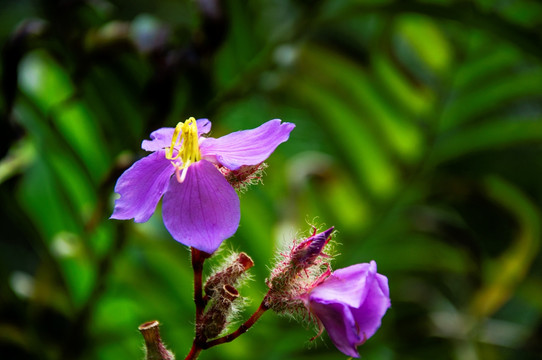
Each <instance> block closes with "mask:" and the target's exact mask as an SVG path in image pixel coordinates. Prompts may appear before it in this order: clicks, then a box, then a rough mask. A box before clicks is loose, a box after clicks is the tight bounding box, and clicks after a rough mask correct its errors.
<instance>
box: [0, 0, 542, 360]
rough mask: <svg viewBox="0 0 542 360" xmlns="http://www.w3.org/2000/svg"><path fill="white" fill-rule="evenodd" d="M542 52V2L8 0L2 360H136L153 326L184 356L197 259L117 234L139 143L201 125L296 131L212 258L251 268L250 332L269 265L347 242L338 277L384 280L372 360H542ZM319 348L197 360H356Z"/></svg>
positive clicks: (151, 236)
mask: <svg viewBox="0 0 542 360" xmlns="http://www.w3.org/2000/svg"><path fill="white" fill-rule="evenodd" d="M541 34H542V3H540V2H539V1H534V0H531V1H529V0H516V1H507V0H495V1H492V0H476V1H453V0H449V1H446V0H441V1H436V0H435V1H421V0H420V1H405V0H396V1H392V0H388V1H337V0H333V1H331V0H328V1H293V0H292V1H288V0H274V1H271V0H269V1H235V0H230V1H214V0H206V1H180V0H178V1H173V0H169V1H166V0H162V1H142V0H139V1H121V0H117V1H106V0H87V1H78V0H71V1H70V0H64V1H38V0H35V1H30V0H18V1H6V0H4V1H2V2H0V43H1V45H2V54H1V80H2V82H1V86H2V97H1V99H0V112H1V115H2V121H1V123H0V126H1V129H0V136H1V141H0V158H1V159H2V160H1V161H0V201H1V205H2V206H1V213H0V231H1V235H0V238H1V242H0V356H1V357H2V358H5V359H45V360H48V359H51V360H52V359H63V360H67V359H104V360H108V359H112V360H113V359H139V358H142V356H143V352H142V338H141V336H140V334H138V331H137V326H138V325H139V324H141V323H143V322H145V321H148V320H154V319H157V320H159V321H161V323H162V335H163V338H164V340H165V341H166V343H167V344H168V346H169V347H170V348H171V349H172V350H173V351H174V352H175V353H176V354H177V357H178V358H179V359H182V358H183V357H184V355H185V354H186V353H187V352H188V349H189V347H190V344H191V342H192V337H193V313H194V305H193V303H192V300H191V291H192V280H191V276H192V275H191V268H190V262H189V252H188V251H187V248H186V247H185V246H183V245H181V244H179V243H177V242H175V241H174V240H172V239H171V237H170V236H169V234H168V233H167V231H166V230H165V228H164V226H163V223H162V219H161V216H160V210H159V209H158V210H157V213H156V215H155V216H153V218H152V219H151V220H150V221H149V222H147V223H145V224H134V223H133V222H132V221H113V220H108V217H109V216H110V214H111V211H112V204H113V200H114V198H115V197H114V195H113V187H114V184H115V181H116V179H117V178H118V176H119V175H120V174H121V173H122V171H123V170H124V169H126V168H127V166H129V165H130V164H131V163H132V162H133V161H135V160H137V159H138V158H140V157H142V156H144V155H145V153H144V151H142V150H141V149H140V144H141V141H142V140H143V139H145V138H148V136H149V134H150V132H151V131H153V130H155V129H157V128H160V127H162V126H174V125H175V124H176V123H177V122H178V121H183V120H184V119H186V118H188V117H190V116H194V117H196V118H202V117H206V118H209V119H210V120H211V121H212V122H213V131H212V136H214V137H218V136H222V135H224V134H227V133H229V132H231V131H236V130H241V129H246V128H252V127H256V126H258V125H260V124H262V123H263V122H265V121H267V120H269V119H273V118H281V119H283V120H284V121H289V122H293V123H295V124H296V125H297V127H296V129H295V130H294V131H293V132H292V134H291V137H290V140H289V141H288V142H287V143H284V144H282V145H281V146H280V147H279V148H278V149H277V151H275V153H274V154H273V155H272V156H271V158H270V159H269V161H268V164H269V168H268V169H267V175H266V177H265V179H264V185H258V186H253V187H252V188H250V189H249V191H247V192H246V193H245V194H243V195H242V196H241V210H242V219H241V225H240V227H239V230H238V232H237V234H236V235H235V236H234V237H233V238H232V239H229V240H227V241H226V243H225V245H224V250H223V251H222V252H221V253H220V254H219V256H224V255H227V253H228V251H230V250H231V249H235V250H238V251H245V252H247V253H248V254H249V255H250V256H252V258H253V259H254V261H255V263H256V266H255V268H253V270H252V274H253V281H251V282H249V283H248V284H246V285H245V286H244V287H243V288H241V289H240V291H241V294H242V295H244V296H246V297H248V298H251V299H252V300H251V302H250V303H249V305H248V306H247V308H246V310H245V312H244V313H242V314H241V316H240V318H241V319H245V318H246V317H247V316H248V315H249V314H250V313H251V312H252V311H254V309H255V308H256V307H257V306H258V304H259V301H260V299H261V297H262V296H263V294H264V293H265V289H266V288H265V285H264V279H265V277H266V276H267V275H268V271H269V270H268V267H270V266H271V265H272V262H273V256H274V252H275V250H276V249H277V248H280V245H281V244H282V243H284V242H285V241H286V242H287V241H289V240H290V239H292V238H293V237H294V236H297V237H300V236H302V234H306V233H308V231H310V225H309V224H316V225H318V226H321V227H323V226H331V225H334V226H335V227H336V229H337V230H338V234H337V236H336V237H335V239H336V241H337V243H338V244H337V245H336V249H337V252H339V253H342V255H341V256H339V257H338V258H337V260H336V261H335V262H334V264H333V266H334V267H335V268H339V267H344V266H348V265H351V264H355V263H360V262H368V261H369V260H371V259H374V260H376V261H377V263H378V267H379V272H380V273H382V274H385V275H387V276H388V278H389V283H390V290H391V299H392V308H391V309H390V310H389V311H388V313H387V314H386V316H385V317H384V319H383V325H382V328H381V329H380V330H379V331H378V332H377V334H376V335H375V336H374V337H373V338H371V339H370V340H369V341H367V343H366V344H365V345H363V346H362V347H361V348H360V353H361V355H362V356H363V358H365V359H384V360H387V359H458V360H471V359H472V360H475V359H484V360H486V359H489V360H491V359H541V355H540V354H541V353H542V348H541V344H542V342H541V339H542V322H541V315H542V277H541V272H542V270H541V266H540V265H541V256H540V240H541V226H540V220H541V207H542V186H541V178H542V170H541V169H542V105H541V104H542V102H541V100H542V46H541V44H542V36H541ZM159 208H160V207H159ZM217 261H218V259H214V260H213V261H211V262H215V263H216V262H217ZM314 334H315V330H314V328H313V327H311V326H308V327H307V326H306V325H302V324H299V323H297V322H295V321H292V320H290V319H288V318H280V317H278V316H276V315H275V314H272V313H268V314H265V315H264V316H263V318H262V320H261V321H260V322H259V323H257V324H256V326H255V327H254V328H253V329H251V330H250V331H249V332H248V333H247V334H245V335H243V336H242V337H240V338H239V339H237V340H236V341H234V342H233V343H230V344H226V345H222V346H220V347H217V348H214V349H211V350H209V351H206V352H204V353H203V354H202V356H201V358H202V359H254V358H258V359H311V360H316V359H344V358H345V356H344V355H342V354H341V353H340V352H339V351H338V350H336V349H335V348H334V346H333V345H332V344H331V342H330V341H329V339H328V337H327V335H325V334H324V335H323V336H322V337H321V338H320V339H318V340H316V341H314V342H313V343H309V339H310V338H311V337H312V336H314Z"/></svg>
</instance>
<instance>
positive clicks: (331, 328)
mask: <svg viewBox="0 0 542 360" xmlns="http://www.w3.org/2000/svg"><path fill="white" fill-rule="evenodd" d="M310 310H311V312H312V313H313V314H314V315H316V316H317V317H318V319H320V321H321V322H322V324H323V325H324V327H325V328H326V331H327V333H328V335H329V337H330V338H331V341H333V344H335V346H336V347H337V349H339V350H340V351H341V352H342V353H344V354H345V355H348V356H352V357H355V358H359V353H358V351H357V349H356V346H357V345H359V344H361V343H363V341H364V339H362V338H359V337H358V335H357V334H358V332H357V330H356V323H355V322H354V317H353V316H352V312H351V311H350V309H349V308H348V307H347V306H345V305H343V304H321V303H318V302H311V309H310Z"/></svg>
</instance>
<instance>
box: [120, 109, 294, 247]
mask: <svg viewBox="0 0 542 360" xmlns="http://www.w3.org/2000/svg"><path fill="white" fill-rule="evenodd" d="M294 127H295V125H294V124H291V123H287V122H285V123H281V121H280V120H278V119H275V120H270V121H268V122H266V123H265V124H263V125H261V126H259V127H257V128H255V129H251V130H243V131H237V132H234V133H231V134H228V135H226V136H223V137H220V138H218V139H214V138H210V137H209V138H208V137H203V136H202V135H203V134H207V133H208V132H209V131H210V130H211V122H210V121H209V120H207V119H199V120H197V121H196V120H195V119H194V118H190V119H188V120H186V121H185V122H184V123H182V122H181V123H179V124H177V126H176V127H175V128H161V129H158V130H156V131H154V132H152V133H151V136H150V137H151V140H143V143H142V144H141V147H142V148H143V149H144V150H146V151H151V152H152V153H151V154H150V155H148V156H146V157H144V158H142V159H141V160H139V161H137V162H135V163H134V164H133V165H132V166H131V167H130V168H129V169H128V170H126V171H125V172H124V173H123V174H122V175H121V176H120V178H119V179H118V181H117V184H116V186H115V192H116V193H118V194H120V198H118V199H117V200H115V209H114V210H113V214H112V215H111V218H112V219H119V220H128V219H134V221H135V222H145V221H147V220H149V218H150V217H151V216H152V214H153V213H154V210H155V208H156V205H157V204H158V202H159V201H160V198H162V196H163V197H164V199H163V202H162V216H163V219H164V224H165V226H166V228H167V229H168V231H169V232H170V234H171V235H172V236H173V238H174V239H175V240H177V241H179V242H181V243H183V244H185V245H187V246H192V247H194V248H196V249H198V250H201V251H204V252H206V253H209V254H211V253H213V252H214V251H215V250H216V249H217V248H218V247H219V246H220V244H221V243H222V241H223V240H225V239H227V238H228V237H230V236H232V235H233V234H234V233H235V231H236V230H237V227H238V226H239V220H240V216H241V215H240V207H239V197H238V196H237V193H236V192H235V190H234V189H233V187H232V186H231V185H230V183H228V181H227V180H226V179H225V178H224V175H223V174H222V173H221V171H220V170H219V169H223V168H227V169H229V170H239V169H241V168H242V167H244V166H254V165H258V164H260V163H262V162H263V161H264V160H266V159H267V158H268V157H269V155H271V153H272V152H273V151H274V150H275V148H276V147H277V146H278V145H279V144H281V143H283V142H285V141H286V140H288V137H289V136H290V132H291V131H292V129H293V128H294ZM173 175H175V176H173Z"/></svg>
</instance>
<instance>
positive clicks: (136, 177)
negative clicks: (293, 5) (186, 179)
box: [111, 151, 175, 222]
mask: <svg viewBox="0 0 542 360" xmlns="http://www.w3.org/2000/svg"><path fill="white" fill-rule="evenodd" d="M174 172H175V168H174V167H173V166H172V165H171V163H170V162H169V160H167V159H166V158H165V154H164V151H158V152H155V153H152V154H150V155H148V156H146V157H144V158H143V159H141V160H138V161H136V162H135V163H134V164H133V165H132V166H131V167H130V168H129V169H128V170H126V171H125V172H124V173H123V174H122V175H121V176H120V178H119V179H118V181H117V184H116V185H115V192H116V193H118V194H120V198H118V199H116V200H115V209H114V210H113V214H112V215H111V219H118V220H127V219H132V218H133V219H134V221H135V222H145V221H147V220H149V218H150V217H151V216H152V214H153V213H154V210H155V209H156V204H158V201H160V198H161V197H162V194H163V193H164V192H165V191H166V189H167V187H168V184H169V178H170V177H171V175H173V173H174Z"/></svg>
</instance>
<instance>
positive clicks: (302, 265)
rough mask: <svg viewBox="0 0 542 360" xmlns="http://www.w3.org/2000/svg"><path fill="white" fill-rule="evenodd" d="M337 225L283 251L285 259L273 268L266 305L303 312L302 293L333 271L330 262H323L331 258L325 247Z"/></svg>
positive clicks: (279, 310)
mask: <svg viewBox="0 0 542 360" xmlns="http://www.w3.org/2000/svg"><path fill="white" fill-rule="evenodd" d="M333 230H334V228H333V227H331V228H329V229H327V230H325V231H323V232H320V233H316V229H315V230H314V232H313V234H312V236H310V237H308V238H307V239H305V240H303V241H301V242H300V243H297V244H296V243H295V240H294V245H293V246H292V249H291V250H290V252H289V253H287V254H281V255H282V256H283V257H284V259H283V260H282V261H280V262H279V263H278V264H277V265H276V266H275V268H274V269H273V271H272V273H271V276H270V277H269V278H268V279H267V280H266V283H267V286H268V287H269V293H268V295H267V297H266V306H268V307H269V308H270V309H273V310H274V311H276V312H279V313H295V312H297V311H303V310H304V305H303V301H302V300H301V295H302V294H304V293H306V291H307V290H308V289H309V288H310V286H311V285H312V284H313V283H314V282H315V281H316V280H317V279H319V278H321V277H322V276H323V274H325V273H327V272H329V264H327V263H324V262H323V261H322V259H321V258H322V257H328V255H326V254H324V253H323V250H324V247H325V246H326V245H327V244H328V243H329V240H330V238H331V234H332V233H333Z"/></svg>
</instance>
